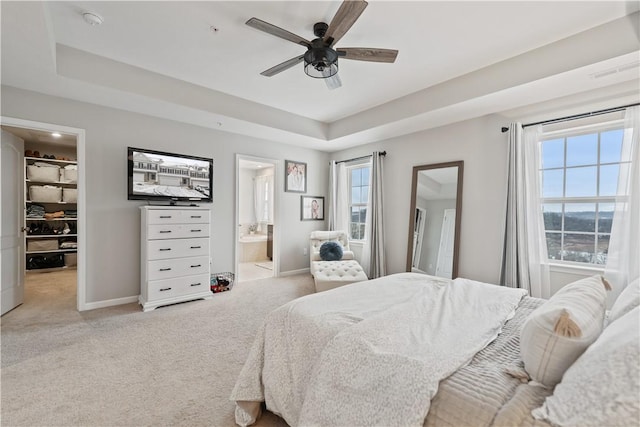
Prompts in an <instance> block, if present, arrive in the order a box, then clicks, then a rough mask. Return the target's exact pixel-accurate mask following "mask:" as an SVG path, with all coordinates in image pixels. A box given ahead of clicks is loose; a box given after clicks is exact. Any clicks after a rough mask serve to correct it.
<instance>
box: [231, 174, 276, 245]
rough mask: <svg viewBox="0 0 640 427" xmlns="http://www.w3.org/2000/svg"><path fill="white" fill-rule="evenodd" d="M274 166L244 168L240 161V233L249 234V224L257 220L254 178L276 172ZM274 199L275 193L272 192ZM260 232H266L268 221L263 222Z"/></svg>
mask: <svg viewBox="0 0 640 427" xmlns="http://www.w3.org/2000/svg"><path fill="white" fill-rule="evenodd" d="M274 170H275V169H274V167H264V168H261V169H251V168H243V167H242V162H241V163H240V174H239V178H240V181H239V183H238V187H239V190H240V191H239V193H238V197H239V199H238V208H239V215H238V220H239V221H238V222H239V224H240V235H247V234H249V225H250V224H254V223H255V222H256V215H255V206H254V200H253V193H254V178H255V177H257V176H267V175H273V174H274ZM271 196H272V200H273V197H274V194H271ZM257 233H259V234H266V233H267V227H266V222H265V223H263V224H262V226H261V227H260V230H259V231H258V232H257Z"/></svg>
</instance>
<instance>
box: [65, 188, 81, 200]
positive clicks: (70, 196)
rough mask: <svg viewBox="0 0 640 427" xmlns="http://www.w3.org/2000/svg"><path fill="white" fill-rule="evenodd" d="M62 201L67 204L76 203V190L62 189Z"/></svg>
mask: <svg viewBox="0 0 640 427" xmlns="http://www.w3.org/2000/svg"><path fill="white" fill-rule="evenodd" d="M62 201H63V202H67V203H77V202H78V190H77V189H76V188H63V189H62Z"/></svg>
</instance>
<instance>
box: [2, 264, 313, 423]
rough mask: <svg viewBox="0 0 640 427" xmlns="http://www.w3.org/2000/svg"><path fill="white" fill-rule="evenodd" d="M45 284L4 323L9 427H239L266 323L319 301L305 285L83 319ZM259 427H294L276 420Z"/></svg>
mask: <svg viewBox="0 0 640 427" xmlns="http://www.w3.org/2000/svg"><path fill="white" fill-rule="evenodd" d="M71 274H75V272H73V273H71ZM42 276H43V277H41V278H39V279H38V281H39V282H40V285H39V286H32V285H27V286H26V288H25V290H26V295H25V304H24V305H22V306H20V307H18V308H16V309H15V310H13V311H11V312H9V313H7V314H5V315H4V316H3V317H2V319H1V322H2V323H1V326H2V373H1V375H2V382H1V387H2V390H1V392H2V397H1V403H2V406H1V417H2V418H1V419H2V425H3V426H151V425H153V426H205V425H206V426H233V425H235V423H234V418H233V410H234V404H233V402H231V401H230V400H229V395H230V393H231V390H232V388H233V386H234V384H235V379H236V377H237V375H238V373H239V372H240V369H241V368H242V365H243V363H244V360H245V357H246V354H247V352H248V349H249V347H250V346H251V343H252V342H253V338H254V334H255V331H256V330H257V328H258V326H259V325H260V323H261V321H262V319H263V318H264V316H265V315H266V314H267V313H268V312H269V311H271V310H272V309H274V308H276V307H278V306H280V305H282V304H284V303H286V302H288V301H290V300H292V299H295V298H298V297H300V296H303V295H306V294H309V293H312V292H313V279H312V278H311V276H310V275H298V276H290V277H284V278H279V279H263V280H255V281H249V282H240V283H236V284H235V285H234V287H233V290H232V291H230V292H224V293H220V294H216V295H215V296H214V298H213V299H212V300H209V301H193V302H188V303H183V304H176V305H173V306H168V307H162V308H159V309H156V310H154V311H151V312H148V313H143V312H142V311H141V310H140V307H139V306H138V305H137V304H127V305H123V306H118V307H111V308H105V309H99V310H92V311H87V312H82V313H79V312H77V311H76V310H75V290H74V288H75V283H72V284H71V285H67V286H71V287H70V288H67V289H66V290H65V289H64V287H62V286H61V285H57V287H55V286H51V284H50V283H49V286H44V285H43V283H44V282H46V281H47V280H48V279H47V278H46V275H42ZM257 425H258V426H285V425H286V424H285V423H284V422H283V421H282V420H281V419H280V418H278V417H276V416H274V415H273V414H269V413H267V414H265V415H264V416H263V417H262V418H261V419H260V420H259V423H258V424H257Z"/></svg>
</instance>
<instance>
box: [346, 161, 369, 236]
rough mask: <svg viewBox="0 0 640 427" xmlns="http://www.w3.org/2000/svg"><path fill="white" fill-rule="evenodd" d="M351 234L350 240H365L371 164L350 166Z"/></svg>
mask: <svg viewBox="0 0 640 427" xmlns="http://www.w3.org/2000/svg"><path fill="white" fill-rule="evenodd" d="M348 169H349V174H348V176H349V185H348V188H349V189H350V194H349V212H350V220H349V233H350V236H349V238H350V240H360V241H363V240H364V231H365V223H366V220H367V203H368V201H369V174H370V171H371V167H370V165H369V163H366V164H358V165H354V166H349V167H348Z"/></svg>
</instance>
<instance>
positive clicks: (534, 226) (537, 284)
mask: <svg viewBox="0 0 640 427" xmlns="http://www.w3.org/2000/svg"><path fill="white" fill-rule="evenodd" d="M541 133H542V127H541V126H535V127H533V126H531V127H527V128H526V129H523V127H522V124H520V123H512V124H511V126H510V127H509V142H508V144H509V147H508V184H507V215H506V224H505V236H504V246H503V254H502V271H501V274H500V284H501V285H503V286H509V287H513V288H522V289H526V290H527V291H529V294H530V295H531V296H534V297H538V298H549V296H550V295H551V287H550V278H549V259H548V255H547V244H546V237H545V233H544V218H543V215H542V206H541V200H540V197H541V176H540V171H539V169H540V151H541V146H540V135H541Z"/></svg>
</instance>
